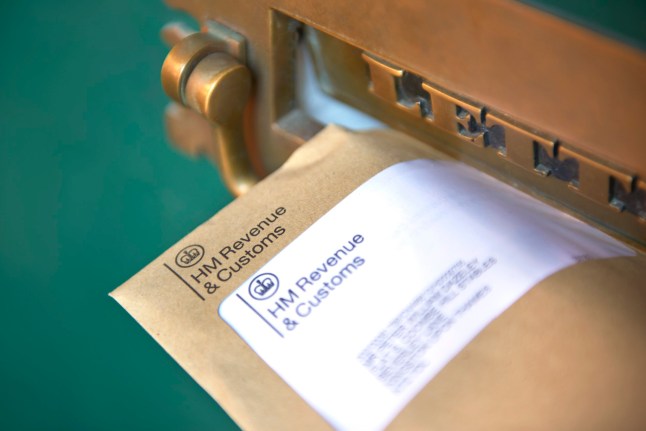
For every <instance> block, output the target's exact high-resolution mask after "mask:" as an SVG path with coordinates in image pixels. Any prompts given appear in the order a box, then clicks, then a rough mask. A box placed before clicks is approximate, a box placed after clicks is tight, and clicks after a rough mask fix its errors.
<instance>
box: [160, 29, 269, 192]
mask: <svg viewBox="0 0 646 431" xmlns="http://www.w3.org/2000/svg"><path fill="white" fill-rule="evenodd" d="M224 49H225V46H224V45H223V43H222V41H220V40H218V39H217V38H215V37H214V36H212V35H210V34H209V33H194V34H191V35H189V36H187V37H185V38H184V39H182V40H180V41H179V42H178V43H176V44H175V45H174V46H173V48H172V49H171V51H170V53H169V54H168V56H167V57H166V60H165V61H164V64H163V66H162V70H161V81H162V87H163V88H164V91H165V92H166V94H167V95H168V96H169V97H170V98H171V99H173V100H174V101H175V102H176V103H178V104H180V105H182V106H186V107H188V108H191V109H192V110H194V111H195V112H197V113H199V114H200V115H202V116H203V117H204V118H205V119H207V120H208V121H209V122H210V123H211V124H212V126H213V127H214V129H213V131H214V137H215V141H214V143H213V145H212V146H210V148H208V149H207V150H208V152H209V153H210V155H211V156H212V157H213V158H214V159H215V162H216V164H217V165H218V167H219V169H220V172H221V174H222V177H223V179H224V182H225V184H226V185H227V187H228V188H229V190H230V191H231V192H232V193H233V194H234V195H236V196H238V195H241V194H243V193H244V192H246V191H247V190H248V189H249V188H250V187H251V186H252V185H253V184H255V183H256V182H257V181H258V178H257V176H256V174H255V172H254V170H253V167H252V165H251V162H250V160H249V155H248V153H247V147H246V145H245V140H244V131H243V115H244V110H245V107H246V106H247V102H248V100H249V96H250V93H251V73H250V72H249V69H248V68H247V67H246V66H244V65H243V64H241V63H240V62H239V61H238V60H237V59H235V58H234V57H233V56H232V55H230V54H227V53H225V52H223V51H224Z"/></svg>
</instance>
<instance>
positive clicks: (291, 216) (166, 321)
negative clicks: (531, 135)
mask: <svg viewBox="0 0 646 431" xmlns="http://www.w3.org/2000/svg"><path fill="white" fill-rule="evenodd" d="M417 158H433V159H441V158H445V156H443V155H442V154H441V153H438V152H435V151H434V150H432V149H430V148H429V147H427V146H424V145H423V144H421V143H419V142H417V141H415V140H413V139H411V138H408V137H406V136H404V135H401V134H399V133H396V132H393V131H375V132H368V133H351V132H347V131H345V130H342V129H340V128H338V127H335V126H329V127H328V128H326V129H325V130H324V131H323V132H321V133H320V134H319V135H317V136H316V137H315V138H314V139H312V140H311V141H310V142H308V143H307V144H306V145H305V146H303V147H302V148H301V149H299V150H298V151H297V152H296V153H295V154H294V155H293V156H292V157H291V158H290V159H289V161H288V162H287V163H286V164H285V165H284V166H283V167H282V168H281V169H280V170H278V171H277V172H275V173H274V174H272V175H271V176H269V177H268V178H267V179H265V180H264V181H262V182H261V183H259V184H258V185H257V186H255V187H254V188H253V189H252V190H251V191H250V192H249V193H248V194H246V195H244V196H242V197H241V198H238V199H237V200H236V201H234V202H233V203H231V204H230V205H229V206H227V207H226V208H224V209H223V210H222V211H220V212H219V213H218V214H216V215H215V216H214V217H212V218H211V219H210V220H208V221H207V222H206V223H204V224H203V225H201V226H200V227H198V228H197V229H195V230H194V231H193V232H191V233H190V234H189V235H187V236H186V237H185V238H183V239H182V240H181V241H179V242H178V243H177V244H175V245H174V246H173V247H171V248H170V249H169V250H167V251H166V252H165V253H163V254H162V255H161V256H160V257H159V258H157V259H156V260H155V261H153V262H152V263H151V264H149V265H148V266H146V267H145V268H144V269H143V270H142V271H141V272H139V273H138V274H137V275H135V276H134V277H132V278H131V279H130V280H128V281H127V282H126V283H124V284H123V285H122V286H121V287H119V288H118V289H116V290H115V291H114V292H112V293H111V296H113V297H114V298H115V299H116V300H117V301H118V302H119V303H120V304H121V305H122V306H123V307H124V308H126V309H127V310H128V312H129V313H130V314H131V315H132V316H133V317H134V318H135V319H136V320H137V321H138V322H139V323H140V324H141V325H142V326H143V327H144V329H145V330H146V331H148V332H149V333H150V334H151V335H152V336H153V337H154V338H155V340H157V342H159V343H160V344H161V345H162V346H163V347H164V349H165V350H166V351H167V352H168V353H169V354H170V355H171V356H172V357H173V358H175V360H176V361H177V362H178V363H179V364H180V365H181V366H182V367H183V368H184V369H185V370H186V371H187V372H188V373H189V374H190V375H191V376H192V377H193V378H194V379H195V380H196V381H197V382H198V383H199V384H200V385H201V386H202V387H203V388H204V389H205V390H206V391H207V392H208V393H209V394H211V396H212V397H213V398H215V399H216V400H217V401H218V403H220V404H221V405H222V407H223V408H224V409H225V410H226V411H227V412H228V413H229V414H230V415H231V417H232V418H233V419H234V420H235V421H236V422H237V423H238V424H239V425H240V426H241V427H242V428H243V429H248V430H319V429H330V426H329V425H328V424H327V423H326V422H325V421H324V420H323V419H322V418H321V417H320V416H319V415H318V414H317V413H316V412H315V411H314V410H313V409H312V408H311V407H310V406H309V405H308V404H306V403H305V402H304V401H303V400H302V399H301V398H300V397H299V396H298V395H297V394H296V393H295V392H294V391H293V390H292V389H291V388H290V387H289V386H288V385H287V384H286V383H285V382H284V381H283V380H282V379H281V378H280V377H278V376H277V375H276V374H275V373H274V371H272V370H271V369H270V368H269V367H268V366H267V365H266V364H265V363H264V362H263V361H262V359H260V358H259V357H258V356H257V355H256V354H255V353H254V352H253V351H252V350H251V349H250V348H249V347H248V346H247V345H246V344H245V342H244V341H243V340H242V339H240V338H239V337H238V335H237V334H236V333H235V332H234V331H233V330H232V329H231V328H230V327H229V326H228V325H227V324H226V323H225V322H224V321H223V320H222V319H221V318H220V317H219V315H218V306H219V304H220V302H221V301H222V300H223V299H224V298H225V297H226V296H227V295H229V294H230V293H231V292H232V291H233V290H234V289H236V288H237V287H238V286H239V285H240V284H241V283H242V282H243V281H245V280H246V279H247V278H248V277H249V276H251V275H252V274H253V273H254V272H255V271H256V270H258V269H259V268H260V267H261V266H262V265H264V264H265V263H267V262H268V261H269V260H270V259H271V258H272V257H273V256H275V255H276V254H277V253H278V252H279V251H280V250H281V249H282V248H284V247H285V246H286V245H287V244H289V243H290V242H291V241H292V240H293V239H294V238H296V237H297V236H298V235H299V234H300V233H302V232H303V231H304V230H306V229H307V228H308V227H309V226H310V225H311V224H312V223H314V222H315V221H316V220H317V219H318V218H320V217H321V216H322V215H323V214H325V213H326V212H327V211H329V210H330V209H331V208H333V207H334V205H335V204H336V203H337V202H339V201H340V200H341V199H343V198H344V197H345V196H346V195H347V194H348V193H350V192H351V191H352V190H354V189H355V188H356V187H358V186H359V185H361V184H362V183H364V182H365V181H366V180H368V179H369V178H370V177H372V176H373V175H375V174H377V173H378V172H380V171H381V170H383V169H385V168H386V167H388V166H390V165H392V164H394V163H397V162H401V161H406V160H412V159H417ZM281 209H284V210H281ZM268 217H269V219H270V220H272V229H273V228H274V226H280V227H282V229H283V230H284V233H283V234H281V235H279V236H277V238H274V239H273V240H272V241H270V242H265V244H266V246H265V247H263V250H262V251H261V252H260V253H256V254H254V255H253V256H254V257H253V258H250V259H249V263H248V264H247V265H245V266H242V267H241V268H240V269H239V271H238V272H233V271H229V272H230V273H231V278H230V279H229V280H227V281H225V282H220V281H218V282H214V281H213V280H214V279H213V274H211V273H209V272H208V271H209V268H207V270H206V271H203V272H204V273H200V272H199V271H197V270H196V268H197V267H198V266H195V265H192V263H193V262H195V261H197V260H199V261H200V263H201V264H204V263H205V262H209V261H211V267H212V268H213V271H216V270H217V269H220V268H221V267H222V263H223V262H217V261H213V260H212V258H213V256H216V255H217V252H218V251H219V250H221V249H222V248H223V247H227V246H228V247H234V244H235V243H236V241H240V238H241V236H244V235H245V234H246V233H248V232H249V230H250V228H251V227H253V226H255V225H257V223H258V222H259V221H260V220H263V219H265V218H268ZM260 234H261V235H262V233H260ZM243 242H244V240H243ZM218 264H220V265H218ZM645 366H646V259H645V258H644V257H643V256H641V255H640V256H638V257H632V258H616V259H607V260H599V261H588V262H584V263H581V264H578V265H576V266H574V267H570V268H566V269H565V270H562V271H560V272H558V273H556V274H553V275H552V276H550V277H548V278H547V279H545V280H543V281H542V282H540V283H539V284H538V285H537V286H535V287H534V288H533V289H532V290H530V291H529V292H528V293H527V294H526V295H525V296H524V297H522V298H521V299H520V300H519V301H518V302H517V303H515V304H514V305H513V306H512V307H511V308H509V309H508V310H507V311H505V312H504V313H503V314H502V315H501V316H500V317H499V318H497V319H496V320H494V321H493V322H492V323H491V324H490V325H489V326H488V327H486V328H485V329H484V330H483V331H482V332H481V333H480V334H479V335H478V336H477V337H476V338H475V339H474V340H473V341H472V342H471V343H470V344H469V345H468V346H467V347H466V348H465V349H464V350H463V351H462V352H461V353H460V354H459V355H458V356H457V357H455V358H454V359H453V360H452V361H451V362H450V363H449V365H448V366H447V367H445V368H444V370H442V371H441V372H440V374H438V375H437V376H436V377H435V378H434V379H433V380H431V382H430V383H429V384H428V385H427V386H426V387H425V389H424V390H422V392H420V393H419V394H418V395H417V397H416V398H415V399H414V400H413V401H412V402H411V403H409V405H408V406H407V407H406V408H405V409H404V410H403V411H402V412H401V413H400V415H399V416H398V417H397V418H396V419H395V420H394V421H393V422H392V424H391V425H390V426H389V428H388V429H397V430H417V429H419V430H429V429H438V430H458V429H459V430H467V429H478V430H481V429H492V430H494V429H495V430H501V429H532V430H534V429H546V430H555V429H585V430H590V429H646V408H645V406H646V372H645V371H644V370H643V368H644V367H645ZM339 390H342V388H339Z"/></svg>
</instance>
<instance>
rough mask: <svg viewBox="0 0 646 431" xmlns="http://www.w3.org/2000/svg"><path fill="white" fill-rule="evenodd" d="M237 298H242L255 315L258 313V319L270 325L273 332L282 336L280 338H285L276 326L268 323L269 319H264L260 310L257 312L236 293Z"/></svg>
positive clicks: (242, 299)
mask: <svg viewBox="0 0 646 431" xmlns="http://www.w3.org/2000/svg"><path fill="white" fill-rule="evenodd" d="M236 296H237V297H238V298H240V301H242V302H244V303H245V304H246V305H247V307H249V308H251V309H252V310H253V312H254V313H256V314H257V315H258V317H260V318H261V319H262V320H264V321H265V323H266V324H267V325H269V327H270V328H271V329H273V330H274V331H275V332H276V334H278V335H280V338H285V336H284V335H283V334H281V333H280V331H279V330H278V329H276V328H275V327H274V325H272V324H271V323H269V321H268V320H267V319H265V318H264V316H263V315H262V314H260V313H258V310H256V309H255V308H253V307H252V306H251V304H249V303H248V302H247V301H245V299H244V298H243V297H242V296H240V294H239V293H236Z"/></svg>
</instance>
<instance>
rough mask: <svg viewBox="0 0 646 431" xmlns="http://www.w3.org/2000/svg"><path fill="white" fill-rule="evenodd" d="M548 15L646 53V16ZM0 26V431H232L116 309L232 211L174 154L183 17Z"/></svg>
mask: <svg viewBox="0 0 646 431" xmlns="http://www.w3.org/2000/svg"><path fill="white" fill-rule="evenodd" d="M541 3H542V5H543V7H546V8H547V9H548V10H550V11H556V12H557V13H561V14H563V15H564V16H566V17H568V18H570V19H574V20H576V21H583V22H588V23H590V22H591V23H592V25H593V26H594V27H595V28H600V29H601V30H602V31H605V32H608V33H609V34H614V35H619V37H621V38H623V39H624V40H630V41H632V42H633V43H634V44H636V45H639V44H642V46H643V41H644V40H645V39H646V37H645V34H644V32H645V31H646V25H645V24H646V21H645V20H644V16H645V14H644V8H643V6H641V4H640V3H638V2H629V1H615V2H601V1H594V2H592V1H570V2H566V3H563V2H557V1H549V2H547V1H544V2H541ZM635 11H637V12H635ZM0 17H1V18H2V21H1V23H0V40H1V45H0V46H1V48H2V52H1V54H0V59H1V60H0V66H1V67H0V82H1V86H2V87H1V90H0V246H1V247H0V294H1V298H0V319H1V320H0V328H1V332H0V334H1V337H2V338H1V340H0V349H1V350H0V352H1V353H0V387H1V391H0V397H2V400H1V402H0V429H2V430H12V429H27V430H31V429H34V430H36V429H43V430H100V429H106V430H108V429H121V430H128V429H136V430H146V429H155V430H193V429H195V430H197V429H200V430H205V429H212V430H234V429H237V427H236V426H235V424H234V423H233V422H232V421H231V420H230V419H229V418H228V417H227V416H226V414H225V413H224V412H223V411H222V410H221V409H220V408H219V407H218V405H217V404H216V403H215V402H213V400H212V399H211V398H210V397H209V396H208V395H207V394H206V393H205V392H204V391H203V390H202V389H201V388H200V387H199V386H198V385H197V384H195V382H194V381H193V380H192V379H191V378H190V377H189V376H188V375H187V374H186V373H185V372H184V371H183V370H182V369H181V368H180V367H179V366H178V365H177V364H176V363H175V362H174V361H173V360H172V359H171V358H170V357H169V356H168V355H167V354H166V353H165V352H164V351H163V350H162V348H161V347H159V346H158V345H157V343H156V342H155V341H153V339H152V338H151V337H150V336H148V334H146V332H145V331H143V330H142V329H141V328H140V327H139V326H138V324H137V323H136V322H135V321H134V320H133V319H132V318H131V317H130V316H129V315H128V314H127V313H126V312H125V311H124V310H123V309H122V308H121V307H120V306H119V305H118V304H117V303H116V302H115V301H113V300H112V299H110V298H109V297H108V296H107V294H108V292H110V291H111V290H112V289H114V288H115V287H117V286H118V285H119V284H121V283H122V282H124V281H125V280H127V279H128V277H130V276H132V275H133V274H135V273H136V272H137V271H138V270H139V269H141V268H142V267H143V266H144V265H146V264H147V263H148V262H150V261H151V260H152V259H153V258H155V257H156V256H158V255H159V254H160V253H161V252H163V251H164V250H165V249H166V248H167V247H169V246H170V245H172V244H173V243H174V242H176V241H177V240H178V239H180V238H181V237H182V236H184V235H185V234H186V233H188V232H189V231H190V230H192V229H193V228H194V227H195V226H197V225H198V224H199V223H201V222H203V221H204V220H206V219H207V218H209V217H210V216H211V215H212V214H213V213H215V212H216V211H217V210H218V209H220V208H222V207H223V206H224V205H225V204H227V203H228V202H229V201H230V200H231V197H230V195H229V194H228V193H227V192H226V191H225V189H224V187H223V185H222V183H221V182H220V180H219V178H218V176H217V174H216V172H215V170H214V169H213V167H212V166H211V165H210V163H208V162H207V161H205V160H190V159H189V158H187V157H184V156H183V155H181V154H179V153H178V152H177V151H176V150H174V149H172V148H171V147H170V146H169V145H168V144H167V142H166V138H165V134H164V129H163V122H162V112H163V109H164V106H165V104H166V97H165V96H164V95H163V93H162V91H161V88H160V84H159V70H160V67H161V63H162V61H163V58H164V56H165V54H166V52H167V49H166V48H165V47H164V46H163V44H162V43H161V42H160V41H159V37H158V32H159V29H160V28H161V26H162V25H163V24H165V23H166V22H168V21H170V20H173V19H177V18H178V17H179V18H185V17H183V16H182V15H179V14H177V13H175V12H173V11H170V10H168V9H167V8H166V7H165V6H164V5H163V3H162V1H161V0H148V1H138V0H137V1H133V0H128V1H126V0H110V1H108V0H99V1H94V2H87V1H73V0H68V1H62V0H61V1H22V2H9V1H3V2H2V3H1V4H0Z"/></svg>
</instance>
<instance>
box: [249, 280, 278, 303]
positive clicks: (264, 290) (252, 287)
mask: <svg viewBox="0 0 646 431" xmlns="http://www.w3.org/2000/svg"><path fill="white" fill-rule="evenodd" d="M277 291H278V277H276V276H275V275H274V274H270V273H265V274H260V275H257V276H255V277H254V279H253V280H251V283H249V295H251V297H252V298H254V299H258V300H263V299H268V298H271V297H272V296H274V294H275V293H276V292H277Z"/></svg>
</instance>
